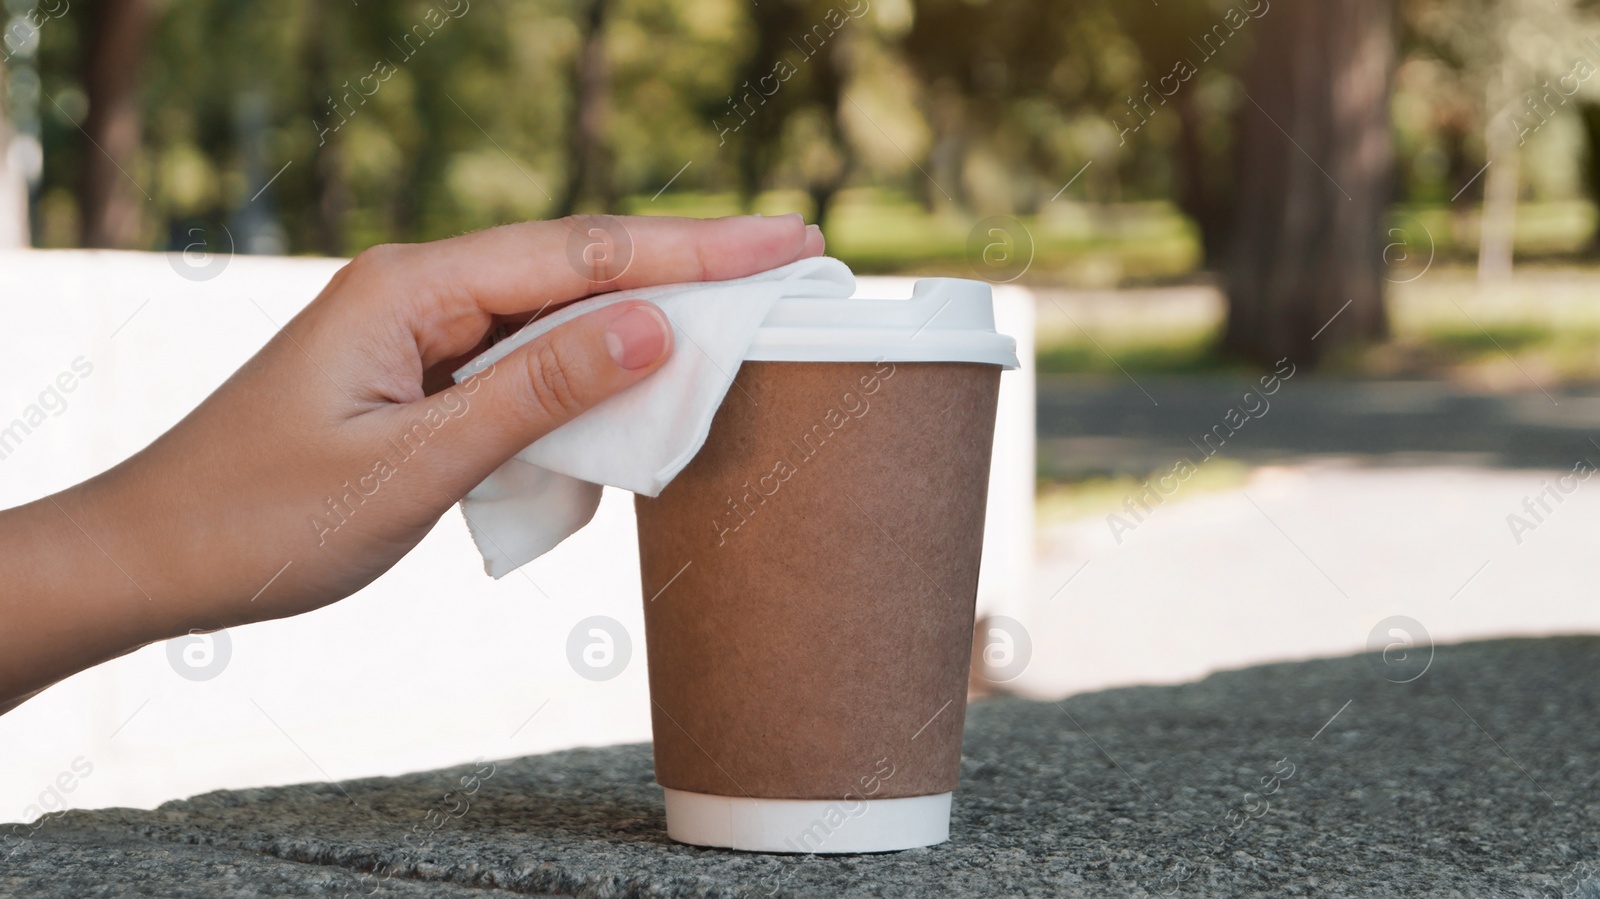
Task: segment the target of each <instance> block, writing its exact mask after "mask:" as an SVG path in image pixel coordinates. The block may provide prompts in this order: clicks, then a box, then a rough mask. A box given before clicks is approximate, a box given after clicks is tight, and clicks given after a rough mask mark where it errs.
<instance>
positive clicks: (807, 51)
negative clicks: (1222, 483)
mask: <svg viewBox="0 0 1600 899" xmlns="http://www.w3.org/2000/svg"><path fill="white" fill-rule="evenodd" d="M5 10H6V15H7V16H8V19H7V21H6V28H5V32H4V36H3V40H0V46H3V62H0V83H3V85H4V90H3V91H0V100H3V111H4V115H3V116H0V150H3V152H0V245H6V246H28V245H31V246H35V247H43V248H50V247H105V248H121V249H142V250H158V251H160V250H165V251H171V252H191V253H195V252H202V251H209V252H212V253H226V254H232V253H263V254H294V255H300V254H313V255H325V256H335V257H337V256H345V255H349V254H351V253H353V252H355V251H358V250H359V249H361V248H363V247H366V246H369V245H372V244H375V243H379V242H384V241H397V240H399V241H416V240H428V239H433V238H439V237H444V236H448V235H451V234H456V233H460V232H462V231H467V230H472V229H477V228H482V227H486V226H490V225H494V224H497V223H501V222H506V221H513V220H518V219H527V218H546V217H552V216H559V215H565V214H569V213H573V212H599V211H608V212H632V213H676V214H687V215H714V214H725V213H730V212H734V211H738V210H756V211H765V212H778V211H790V210H801V211H803V212H804V213H805V214H806V215H807V216H808V218H809V219H811V220H814V221H818V222H821V223H822V224H823V226H824V229H825V232H826V235H827V238H828V242H829V247H830V251H831V252H832V253H833V254H834V255H837V256H839V257H841V258H843V259H844V260H845V261H847V262H849V263H850V264H851V265H852V266H853V267H854V268H855V270H856V271H857V272H858V273H862V274H895V273H907V274H919V275H926V274H949V275H963V276H969V277H972V276H977V277H983V278H986V279H988V280H991V281H995V282H1001V281H1006V282H1015V283H1017V284H1022V285H1027V286H1029V287H1032V288H1034V289H1035V290H1037V291H1039V295H1040V296H1041V297H1042V298H1043V299H1042V301H1041V304H1040V341H1039V347H1040V352H1039V357H1038V363H1039V367H1040V371H1041V373H1043V374H1044V375H1046V376H1049V375H1052V374H1059V375H1069V376H1088V377H1093V376H1101V375H1107V376H1112V377H1114V378H1117V379H1125V380H1124V385H1123V386H1128V384H1127V381H1128V380H1132V379H1135V378H1140V377H1146V376H1147V377H1157V378H1160V377H1178V378H1184V377H1189V376H1203V375H1214V374H1218V373H1228V372H1239V371H1243V370H1250V369H1264V368H1267V367H1270V366H1271V365H1272V364H1273V363H1275V362H1276V360H1278V359H1282V358H1289V359H1292V360H1293V362H1292V364H1294V365H1298V366H1299V367H1300V368H1301V369H1310V368H1320V369H1321V370H1323V371H1324V372H1328V373H1331V374H1334V375H1338V376H1347V377H1356V378H1379V379H1395V378H1401V379H1413V380H1415V379H1440V380H1448V381H1450V382H1452V383H1455V384H1458V385H1465V389H1468V390H1476V391H1490V392H1504V391H1530V390H1538V391H1541V392H1544V393H1546V394H1549V393H1550V392H1551V391H1556V390H1559V389H1561V388H1562V386H1563V385H1569V384H1576V383H1582V382H1586V381H1591V380H1594V379H1596V378H1597V377H1600V343H1597V341H1596V337H1600V314H1597V313H1596V311H1595V306H1594V303H1592V302H1591V301H1590V300H1589V296H1590V295H1591V294H1592V292H1593V290H1592V289H1593V288H1594V287H1596V286H1600V277H1597V276H1600V270H1597V269H1596V268H1595V263H1596V262H1600V231H1597V229H1596V214H1595V209H1596V198H1597V197H1600V80H1594V79H1593V78H1592V76H1593V75H1594V74H1595V72H1596V66H1597V65H1600V4H1596V3H1589V2H1561V3H1554V2H1550V0H1345V2H1334V3H1311V2H1307V0H1236V2H1224V0H1164V2H1155V0H1150V2H1111V0H1075V2H1061V3H1056V2H1041V0H764V2H759V3H757V2H746V0H700V2H694V3H688V2H671V0H497V2H488V0H438V2H433V3H427V2H407V3H385V4H375V3H361V2H358V0H350V2H336V3H314V2H301V0H288V2H284V3H278V4H271V5H266V6H263V5H260V4H250V3H243V2H239V0H194V2H188V3H165V2H161V0H38V2H34V0H7V2H6V4H5ZM1313 338H1315V339H1313ZM1048 392H1049V391H1048V387H1047V388H1046V393H1047V394H1048ZM1144 392H1147V393H1148V391H1144ZM1141 402H1142V401H1141ZM1047 405H1048V403H1047ZM1059 425H1061V422H1059V421H1057V422H1056V423H1055V425H1052V423H1051V420H1050V417H1049V416H1048V415H1047V416H1046V420H1044V421H1043V422H1042V427H1043V429H1044V432H1045V433H1044V437H1045V441H1044V444H1043V447H1042V448H1043V449H1044V450H1045V452H1043V453H1042V455H1041V469H1040V474H1041V477H1042V478H1043V481H1044V484H1045V486H1046V488H1048V487H1049V486H1050V485H1052V484H1055V483H1058V482H1068V481H1077V480H1082V479H1085V478H1089V479H1095V478H1109V479H1111V480H1112V481H1114V482H1119V483H1120V481H1128V480H1129V479H1131V481H1132V482H1133V483H1137V482H1138V481H1139V480H1140V479H1141V478H1142V477H1143V476H1144V475H1146V474H1148V473H1149V471H1146V470H1141V469H1142V468H1146V467H1148V465H1147V461H1146V460H1144V458H1143V456H1139V457H1137V458H1135V459H1131V460H1130V459H1129V458H1127V457H1125V456H1124V455H1123V454H1121V453H1120V452H1118V453H1112V454H1110V455H1109V456H1106V457H1104V458H1101V457H1099V456H1095V455H1093V454H1090V455H1087V456H1086V455H1084V454H1083V453H1082V452H1081V450H1082V449H1083V446H1082V444H1081V442H1080V443H1079V444H1077V445H1076V446H1077V448H1078V449H1079V450H1080V452H1079V453H1078V454H1077V455H1076V456H1075V457H1074V458H1071V459H1066V458H1058V457H1059V456H1060V455H1061V454H1059V453H1052V452H1050V448H1051V446H1052V445H1053V444H1051V443H1050V438H1051V436H1052V434H1051V429H1052V427H1056V426H1059ZM1058 429H1059V428H1058ZM1055 436H1061V435H1055ZM1230 452H1231V451H1230ZM1119 479H1120V481H1119ZM1091 495H1092V491H1091Z"/></svg>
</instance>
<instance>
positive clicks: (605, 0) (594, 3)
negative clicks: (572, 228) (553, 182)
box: [555, 0, 616, 216]
mask: <svg viewBox="0 0 1600 899" xmlns="http://www.w3.org/2000/svg"><path fill="white" fill-rule="evenodd" d="M610 5H611V4H610V0H585V3H584V9H583V15H582V18H581V34H582V37H581V39H580V43H579V45H578V56H577V59H576V60H575V61H574V63H573V73H572V90H571V97H572V112H571V117H570V119H569V122H568V125H567V185H566V188H565V189H564V190H563V191H562V192H561V199H560V200H559V201H558V202H557V203H556V210H555V213H556V215H558V216H563V215H571V214H573V213H574V212H577V211H578V204H579V203H582V202H583V201H584V200H585V199H586V198H592V199H595V200H597V201H598V202H599V205H600V207H601V208H602V210H603V211H606V212H610V211H612V210H613V207H615V206H616V188H615V185H614V184H613V181H612V177H611V145H610V141H609V138H608V135H607V131H608V130H609V129H608V126H609V120H610V116H611V109H610V98H611V70H610V66H609V64H608V61H607V59H606V47H605V43H606V14H607V12H609V7H610Z"/></svg>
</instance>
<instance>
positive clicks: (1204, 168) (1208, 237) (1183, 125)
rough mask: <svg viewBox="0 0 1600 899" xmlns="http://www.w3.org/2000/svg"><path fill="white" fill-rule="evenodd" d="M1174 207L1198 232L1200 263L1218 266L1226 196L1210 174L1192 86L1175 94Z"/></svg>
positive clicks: (1225, 225)
mask: <svg viewBox="0 0 1600 899" xmlns="http://www.w3.org/2000/svg"><path fill="white" fill-rule="evenodd" d="M1173 105H1174V106H1176V107H1177V112H1178V146H1177V162H1178V178H1179V180H1178V191H1177V195H1178V196H1177V199H1178V207H1179V208H1180V209H1182V210H1183V212H1184V214H1185V215H1187V216H1189V218H1191V219H1193V220H1194V224H1195V227H1196V228H1197V229H1199V231H1200V252H1201V264H1202V265H1203V266H1204V267H1205V268H1207V269H1210V270H1216V269H1218V268H1221V267H1222V265H1223V264H1224V259H1225V258H1226V256H1227V248H1228V225H1229V214H1230V212H1231V211H1232V209H1231V207H1230V206H1229V202H1228V200H1229V198H1228V196H1227V192H1226V190H1225V189H1220V188H1219V186H1218V185H1217V184H1216V179H1215V178H1213V177H1212V171H1213V169H1212V165H1211V163H1212V154H1208V153H1207V152H1206V146H1205V140H1204V131H1205V122H1204V120H1203V119H1202V117H1201V115H1200V110H1199V109H1198V108H1197V107H1196V106H1195V89H1194V88H1191V89H1189V90H1186V91H1183V92H1181V93H1179V94H1178V96H1177V99H1176V100H1175V101H1174V103H1173Z"/></svg>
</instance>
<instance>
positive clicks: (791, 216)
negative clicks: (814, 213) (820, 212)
mask: <svg viewBox="0 0 1600 899" xmlns="http://www.w3.org/2000/svg"><path fill="white" fill-rule="evenodd" d="M779 218H786V219H794V220H795V221H797V222H804V221H805V220H806V217H805V216H803V215H801V214H800V213H798V212H791V213H788V214H787V215H781V216H779Z"/></svg>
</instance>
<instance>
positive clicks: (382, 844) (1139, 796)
mask: <svg viewBox="0 0 1600 899" xmlns="http://www.w3.org/2000/svg"><path fill="white" fill-rule="evenodd" d="M1423 658H1424V657H1423V656H1420V655H1413V656H1412V657H1411V659H1409V660H1408V661H1406V662H1405V663H1403V664H1400V663H1396V664H1393V665H1390V666H1387V667H1386V666H1385V665H1384V663H1383V662H1382V660H1381V657H1379V656H1356V657H1351V658H1345V659H1334V660H1321V661H1311V662H1302V663H1291V664H1282V665H1269V666H1263V667H1257V668H1251V669H1246V670H1241V671H1234V672H1224V673H1220V674H1216V675H1213V676H1211V677H1208V678H1206V679H1205V680H1203V681H1200V682H1198V683H1193V684H1187V685H1182V686H1176V687H1135V688H1127V689H1119V690H1110V691H1105V692H1101V693H1095V694H1087V695H1081V696H1076V697H1072V698H1070V699H1067V700H1063V701H1061V702H1059V703H1054V702H1029V701H1023V700H1018V699H998V700H990V701H986V702H983V703H980V704H978V705H975V706H974V707H973V708H972V710H971V712H970V714H969V716H968V725H967V736H966V749H965V757H964V761H963V771H962V778H963V780H962V787H961V790H960V792H958V793H957V799H956V817H955V821H954V823H953V826H952V839H951V841H950V842H949V843H947V844H945V845H942V846H938V847H933V848H930V849H922V850H914V851H910V852H903V853H896V854H887V855H876V856H848V857H826V856H824V857H795V856H776V855H745V854H739V853H732V852H723V851H712V850H704V849H696V848H692V847H688V846H681V845H676V844H673V843H671V842H670V841H668V840H667V839H666V836H665V834H664V832H663V819H662V807H661V798H660V793H659V790H658V789H657V788H656V787H655V786H654V785H653V783H652V781H651V770H650V757H649V749H648V747H646V746H620V747H612V748H606V749H590V750H574V751H569V752H562V753H556V754H553V755H548V756H539V757H532V758H524V759H517V760H514V761H503V762H499V763H497V764H495V765H494V766H493V768H492V770H490V766H489V765H488V764H485V765H483V766H481V767H479V768H474V767H473V766H465V767H461V768H456V769H449V770H442V771H434V772H427V773H422V774H412V775H407V776H404V777H398V778H392V779H371V780H362V781H351V782H347V783H343V784H337V785H336V784H311V785H304V786H295V787H283V788H274V789H262V790H248V791H234V792H224V793H213V794H209V795H204V796H199V797H196V798H194V799H190V800H186V801H182V802H173V803H168V804H166V805H164V806H162V807H160V808H158V809H156V810H154V811H132V810H125V809H111V810H101V811H91V812H72V813H69V814H67V815H64V816H61V817H59V818H56V819H53V820H50V821H48V822H46V823H45V824H44V825H43V826H41V827H39V828H38V829H37V830H36V831H34V832H32V833H31V834H30V835H29V836H27V838H26V839H20V842H19V841H18V840H15V839H14V840H13V841H12V842H11V843H8V844H7V847H8V848H7V851H8V852H10V853H11V854H10V857H9V858H7V859H6V860H5V861H3V862H0V894H4V895H16V896H30V897H31V896H39V897H55V896H60V897H79V896H101V895H106V896H110V895H161V896H190V895H195V896H200V895H205V896H271V895H344V894H347V893H348V894H349V895H361V894H367V893H370V892H372V891H373V890H374V889H377V890H378V891H379V895H382V894H384V893H385V892H387V893H390V894H392V895H396V896H406V895H412V894H420V893H423V892H426V893H427V894H428V895H439V896H457V895H460V896H471V895H484V894H488V893H500V894H511V893H520V894H533V895H552V894H554V895H573V896H584V897H625V896H649V897H735V896H767V895H774V896H886V897H898V896H906V897H910V896H924V895H1002V896H1091V895H1092V896H1105V895H1128V896H1139V895H1148V894H1175V895H1196V896H1199V895H1205V896H1286V895H1289V896H1293V895H1317V896H1371V895H1408V896H1521V895H1550V896H1562V895H1567V896H1596V895H1600V843H1597V833H1600V832H1597V830H1596V827H1595V822H1596V820H1597V818H1600V791H1597V787H1600V782H1597V778H1600V728H1597V727H1596V726H1595V720H1596V716H1597V714H1600V692H1597V691H1596V689H1595V687H1594V685H1593V673H1594V671H1595V670H1596V663H1597V662H1600V637H1557V638H1548V639H1538V640H1534V639H1525V640H1505V641H1494V642H1485V643H1475V644H1465V645H1459V646H1443V647H1438V648H1437V649H1436V651H1435V652H1434V653H1433V657H1432V660H1431V664H1429V665H1428V667H1427V668H1426V670H1425V671H1424V673H1422V674H1421V676H1419V677H1416V678H1415V679H1414V680H1410V681H1409V682H1407V683H1396V682H1394V681H1397V680H1402V679H1405V678H1409V677H1411V676H1412V675H1413V674H1415V673H1416V672H1417V671H1419V670H1422V669H1421V664H1420V661H1421V660H1422V659H1423ZM1408 666H1410V667H1408ZM474 777H476V778H477V779H476V780H474V779H473V778H474ZM1275 777H1276V779H1274V778H1275ZM463 778H465V781H463ZM463 783H465V784H466V787H465V789H476V792H475V793H473V794H472V795H470V796H466V797H465V798H464V802H463V801H461V800H459V799H454V798H447V797H446V796H445V794H446V793H447V792H449V791H451V790H458V791H459V790H462V789H464V788H463ZM24 832H26V828H24Z"/></svg>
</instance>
